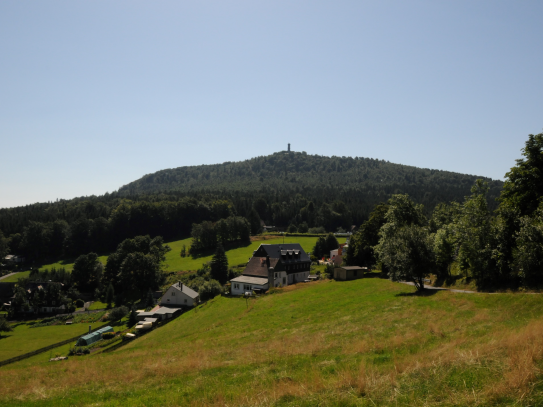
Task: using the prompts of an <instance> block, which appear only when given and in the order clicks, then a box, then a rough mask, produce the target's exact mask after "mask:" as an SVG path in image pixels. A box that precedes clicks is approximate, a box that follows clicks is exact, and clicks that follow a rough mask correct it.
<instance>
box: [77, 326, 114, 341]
mask: <svg viewBox="0 0 543 407" xmlns="http://www.w3.org/2000/svg"><path fill="white" fill-rule="evenodd" d="M106 332H115V331H113V328H112V327H110V326H105V327H103V328H100V329H97V330H96V331H94V332H91V333H89V334H87V335H84V336H82V337H81V338H79V339H78V340H77V343H76V346H89V345H90V344H92V343H94V342H98V341H100V340H102V334H103V333H106Z"/></svg>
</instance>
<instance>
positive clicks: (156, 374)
mask: <svg viewBox="0 0 543 407" xmlns="http://www.w3.org/2000/svg"><path fill="white" fill-rule="evenodd" d="M413 291H414V288H413V287H411V286H407V285H404V284H396V283H392V282H390V281H388V280H380V279H376V278H367V279H363V280H356V281H350V282H334V281H322V282H316V283H308V284H298V285H296V286H290V287H287V288H285V289H282V290H280V291H279V292H278V293H275V294H271V295H266V296H262V297H260V298H256V299H251V300H249V301H248V302H246V300H244V299H241V298H225V297H216V298H215V299H214V300H212V301H209V302H208V303H206V304H204V305H201V306H199V307H198V308H196V309H194V310H192V311H190V312H187V313H185V314H183V315H182V316H181V317H179V318H178V319H176V320H175V321H172V322H171V323H169V324H167V325H165V326H164V327H161V328H159V329H157V330H155V331H153V332H150V333H149V334H147V335H145V336H143V337H141V338H139V339H137V340H135V341H134V342H133V343H130V344H128V345H126V346H124V347H121V348H120V349H118V350H116V351H114V352H111V353H107V354H96V355H91V356H88V357H79V358H70V359H69V360H68V361H64V362H58V363H49V362H38V361H37V362H36V363H35V364H34V365H31V366H30V365H28V364H25V363H23V362H24V361H22V362H19V363H15V364H12V365H9V366H5V367H3V368H0V381H1V382H2V383H3V386H2V387H0V404H2V405H3V406H12V405H13V406H23V405H24V406H26V405H30V404H32V405H38V406H47V405H51V406H52V405H54V406H71V405H81V406H84V405H96V406H151V405H160V406H179V405H192V406H207V405H209V406H316V405H319V406H338V405H340V406H388V405H398V406H423V405H424V406H453V405H456V406H482V405H485V406H487V405H491V406H504V405H505V406H533V405H541V404H543V392H542V390H543V388H542V387H543V386H542V382H541V373H540V372H541V371H540V368H541V367H542V360H543V321H542V320H541V317H542V316H543V298H542V297H541V296H539V295H528V294H460V293H451V292H447V291H433V292H430V293H428V295H425V296H418V295H413Z"/></svg>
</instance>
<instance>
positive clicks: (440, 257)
mask: <svg viewBox="0 0 543 407" xmlns="http://www.w3.org/2000/svg"><path fill="white" fill-rule="evenodd" d="M522 153H523V156H524V158H523V159H520V160H517V165H516V166H515V167H513V168H512V169H511V171H510V172H508V173H507V174H506V181H505V183H504V188H503V191H502V193H501V196H500V198H499V206H498V208H497V209H496V210H495V211H492V210H491V209H490V207H489V205H488V200H487V197H488V194H489V186H488V183H487V182H484V181H483V180H477V181H476V182H475V184H474V186H473V187H472V189H471V195H470V196H468V197H466V199H465V200H464V201H463V203H461V204H459V203H457V202H451V203H450V204H440V205H438V206H437V207H436V208H435V209H434V211H433V213H432V214H431V216H430V217H427V216H426V215H425V212H424V209H423V207H422V205H420V204H417V203H415V202H413V201H412V200H411V199H410V198H409V197H408V196H407V195H395V196H393V197H392V198H390V199H389V200H388V202H387V204H382V205H379V206H376V208H375V209H374V211H373V213H372V214H371V216H370V219H369V220H368V221H366V222H364V223H363V224H362V226H361V228H360V229H359V231H358V232H357V233H356V234H355V235H353V237H352V239H351V242H350V244H349V249H348V252H347V262H348V264H350V265H360V266H370V267H371V266H373V265H375V264H381V267H382V268H383V270H384V271H385V272H388V274H389V275H390V276H391V277H392V278H393V279H395V280H401V279H405V280H410V281H413V282H414V283H415V285H416V286H417V288H419V289H421V288H423V287H424V278H425V277H427V276H428V275H429V274H430V273H433V274H436V275H437V277H438V279H439V280H441V281H444V282H445V281H447V280H449V281H454V280H455V279H456V278H458V277H465V278H468V279H471V280H473V281H474V282H475V283H476V285H477V287H478V288H479V289H485V290H492V289H507V288H512V289H519V288H523V287H524V288H541V287H543V200H542V197H543V179H542V178H541V177H540V174H542V173H543V158H542V155H543V134H538V135H535V136H534V135H530V136H529V139H528V141H527V142H526V146H525V148H524V149H523V150H522ZM453 269H454V270H456V271H457V272H456V273H454V275H453V273H452V270H453Z"/></svg>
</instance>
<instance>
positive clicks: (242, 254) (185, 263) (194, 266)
mask: <svg viewBox="0 0 543 407" xmlns="http://www.w3.org/2000/svg"><path fill="white" fill-rule="evenodd" d="M191 241H192V238H188V239H183V240H175V241H172V242H167V243H166V244H167V245H168V246H170V247H171V249H172V250H171V251H170V252H168V253H167V254H166V262H165V265H164V268H165V269H166V270H167V271H188V270H198V269H199V268H201V267H202V264H203V263H206V262H208V261H210V260H211V257H212V256H213V252H209V253H205V254H203V255H201V256H198V257H196V258H193V257H191V256H187V257H181V256H180V253H181V249H182V247H183V245H185V246H186V247H187V248H188V247H190V242H191ZM316 241H317V238H316V237H304V236H301V237H299V236H293V237H285V238H284V242H285V243H300V245H301V246H302V247H303V248H304V250H305V251H306V252H309V251H311V250H312V249H313V246H315V242H316ZM338 242H340V243H345V238H344V237H343V238H342V237H340V238H338ZM278 243H283V238H278V237H274V238H272V239H266V240H258V241H253V242H251V243H250V244H247V245H246V246H241V247H237V248H232V249H228V248H227V250H226V255H227V257H228V263H229V265H230V266H237V265H238V264H243V263H247V261H248V260H249V257H251V256H252V254H253V251H254V250H256V249H257V248H258V246H260V245H261V244H278ZM107 258H108V256H100V257H99V260H100V261H101V262H102V264H104V265H105V264H106V263H107ZM74 260H75V259H72V260H66V261H60V262H57V263H51V264H46V265H43V266H41V267H40V269H42V270H43V269H49V270H50V269H51V268H53V267H56V268H60V267H64V268H65V269H66V270H67V271H72V269H73V266H74V264H73V261H74ZM29 274H30V272H29V271H25V272H22V273H18V274H17V275H13V276H10V277H8V279H6V280H2V281H5V282H8V281H12V282H16V281H17V280H18V279H19V278H20V277H28V275H29Z"/></svg>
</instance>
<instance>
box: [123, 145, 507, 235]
mask: <svg viewBox="0 0 543 407" xmlns="http://www.w3.org/2000/svg"><path fill="white" fill-rule="evenodd" d="M477 178H484V177H477V176H473V175H466V174H459V173H454V172H448V171H440V170H430V169H426V168H417V167H411V166H406V165H401V164H393V163H390V162H388V161H384V160H376V159H372V158H363V157H355V158H352V157H324V156H318V155H308V154H306V153H298V152H290V153H287V152H285V151H283V152H279V153H274V154H272V155H269V156H262V157H256V158H253V159H250V160H246V161H242V162H225V163H223V164H215V165H199V166H192V167H179V168H174V169H167V170H162V171H158V172H156V173H154V174H148V175H145V176H144V177H142V178H140V179H139V180H137V181H134V182H132V183H130V184H128V185H125V186H123V187H122V188H120V189H119V192H120V193H121V194H129V195H134V194H141V193H144V194H152V193H158V192H174V191H175V192H177V193H180V194H182V195H190V196H202V195H214V196H220V197H222V198H228V199H231V200H232V201H233V202H234V205H235V207H236V208H238V210H241V213H245V212H246V211H247V210H248V209H249V208H248V207H247V208H246V207H245V206H246V205H247V204H248V205H250V204H251V202H252V201H253V200H254V199H255V198H256V197H261V198H263V199H264V200H265V201H266V202H267V203H268V204H269V205H271V204H273V203H277V204H280V205H283V203H286V204H287V206H290V205H288V203H289V202H290V201H291V200H292V199H293V198H295V197H296V196H297V195H298V194H299V196H298V199H302V200H307V201H312V202H313V203H314V204H315V205H316V206H319V207H320V205H321V204H322V203H324V202H327V203H332V202H334V201H339V202H342V203H343V204H345V205H346V206H347V209H348V210H349V212H350V213H351V216H352V221H353V222H354V223H355V224H359V223H360V222H361V221H363V220H364V219H366V218H367V216H368V214H369V212H370V211H371V209H372V208H373V206H374V205H375V204H377V203H379V202H383V201H385V200H387V199H388V198H389V197H390V196H391V195H392V194H397V193H407V194H409V195H410V196H411V198H412V199H413V200H414V201H416V202H418V203H422V204H424V206H425V209H426V210H427V211H431V210H432V209H433V208H434V207H435V205H436V204H438V203H439V202H450V201H458V202H462V201H463V199H464V197H465V196H467V195H469V193H470V188H471V186H472V185H473V184H474V182H475V180H476V179H477ZM485 180H486V181H488V183H489V186H490V193H489V195H488V201H489V204H490V207H491V209H494V208H495V207H496V201H495V198H497V197H498V196H499V193H500V191H501V188H502V185H503V183H502V182H501V181H494V180H491V179H486V178H485ZM283 206H284V205H283ZM297 206H298V205H297ZM289 212H290V211H289ZM285 215H286V216H285V217H289V216H290V218H289V219H282V217H281V216H276V217H275V219H269V220H270V221H274V222H275V223H279V224H282V225H284V224H288V222H289V221H291V218H292V216H294V215H293V214H285Z"/></svg>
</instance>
